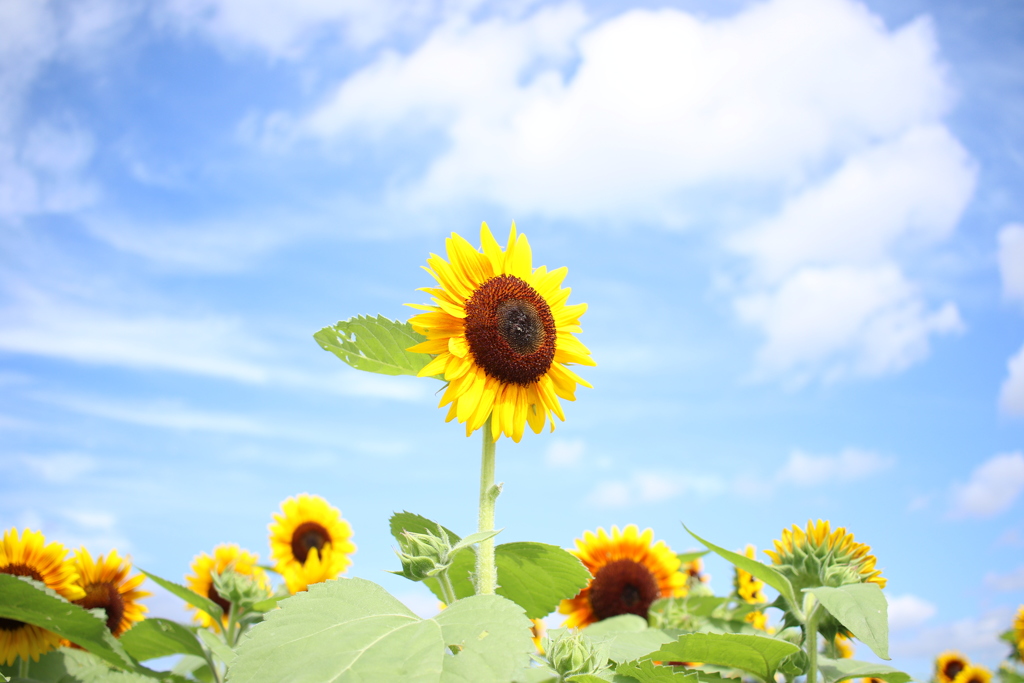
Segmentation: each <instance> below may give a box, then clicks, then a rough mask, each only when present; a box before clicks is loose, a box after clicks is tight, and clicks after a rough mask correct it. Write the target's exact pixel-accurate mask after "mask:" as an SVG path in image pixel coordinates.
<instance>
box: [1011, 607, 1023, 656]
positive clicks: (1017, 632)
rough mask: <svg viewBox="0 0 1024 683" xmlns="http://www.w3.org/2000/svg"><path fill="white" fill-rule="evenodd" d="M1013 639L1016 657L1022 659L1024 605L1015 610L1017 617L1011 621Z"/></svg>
mask: <svg viewBox="0 0 1024 683" xmlns="http://www.w3.org/2000/svg"><path fill="white" fill-rule="evenodd" d="M1013 638H1014V640H1015V641H1016V642H1017V656H1018V657H1024V605H1021V606H1020V607H1018V608H1017V616H1016V618H1015V619H1014V620H1013Z"/></svg>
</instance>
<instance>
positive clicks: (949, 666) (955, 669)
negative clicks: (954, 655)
mask: <svg viewBox="0 0 1024 683" xmlns="http://www.w3.org/2000/svg"><path fill="white" fill-rule="evenodd" d="M963 670H964V662H963V661H961V660H959V659H951V660H950V661H948V662H946V666H945V668H944V669H943V670H942V673H943V674H944V675H945V676H946V678H948V679H949V680H953V679H954V678H956V677H957V675H958V674H959V673H960V672H961V671H963Z"/></svg>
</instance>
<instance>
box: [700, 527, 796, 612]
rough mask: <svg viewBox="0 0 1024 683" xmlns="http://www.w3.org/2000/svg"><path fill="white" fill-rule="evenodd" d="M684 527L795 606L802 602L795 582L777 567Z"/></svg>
mask: <svg viewBox="0 0 1024 683" xmlns="http://www.w3.org/2000/svg"><path fill="white" fill-rule="evenodd" d="M683 528H684V529H686V531H687V532H689V534H690V535H691V536H693V537H694V538H696V539H697V540H698V541H700V542H701V543H703V544H704V545H706V546H707V547H708V548H710V549H711V550H713V551H714V552H715V554H716V555H718V556H720V557H722V558H723V559H725V560H728V561H729V562H731V563H732V564H734V565H736V566H737V567H739V568H740V569H742V570H743V571H745V572H748V573H749V574H751V575H752V576H754V577H755V578H758V579H761V580H762V581H764V582H765V583H766V584H768V585H769V586H771V587H772V588H774V589H775V590H777V591H779V594H780V595H782V597H784V598H785V599H786V600H787V601H789V604H790V605H793V606H794V607H799V606H800V603H798V602H797V599H796V593H795V592H794V591H793V584H791V583H790V582H789V579H787V578H786V577H785V576H783V575H782V574H780V573H779V572H778V571H777V570H776V569H775V568H773V567H770V566H768V565H766V564H763V563H761V562H758V561H757V560H752V559H750V558H749V557H747V556H746V555H740V554H739V553H734V552H732V551H729V550H726V549H725V548H720V547H719V546H717V545H715V544H714V543H708V542H707V541H705V540H704V539H703V538H701V537H700V536H698V535H697V534H695V533H693V532H692V531H690V529H689V528H688V527H687V526H686V525H685V524H684V525H683Z"/></svg>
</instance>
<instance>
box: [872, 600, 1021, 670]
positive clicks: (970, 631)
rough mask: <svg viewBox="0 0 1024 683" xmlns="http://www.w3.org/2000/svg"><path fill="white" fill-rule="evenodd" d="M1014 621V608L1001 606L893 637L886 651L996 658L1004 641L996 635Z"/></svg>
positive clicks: (907, 654)
mask: <svg viewBox="0 0 1024 683" xmlns="http://www.w3.org/2000/svg"><path fill="white" fill-rule="evenodd" d="M1012 620H1013V610H1012V609H1011V608H1009V607H1001V608H999V609H995V610H992V611H990V612H987V613H985V614H983V615H982V616H980V617H970V618H967V619H960V620H958V621H954V622H950V623H947V624H942V625H938V626H932V627H927V628H923V629H920V630H919V631H917V632H916V633H914V634H913V635H912V636H910V637H907V638H893V640H892V641H891V642H890V645H889V653H890V654H891V655H892V656H893V657H894V658H895V657H927V658H934V657H935V653H936V652H942V651H943V650H959V651H961V652H964V651H966V652H970V653H971V657H972V659H980V660H983V661H984V660H985V659H991V660H992V661H995V660H998V659H1000V658H1002V657H1003V656H1005V655H1006V643H1005V642H1004V641H1002V640H1000V638H999V634H1000V633H1002V632H1003V631H1005V630H1006V628H1007V625H1008V624H1010V623H1011V622H1012Z"/></svg>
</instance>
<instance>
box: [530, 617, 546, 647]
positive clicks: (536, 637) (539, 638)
mask: <svg viewBox="0 0 1024 683" xmlns="http://www.w3.org/2000/svg"><path fill="white" fill-rule="evenodd" d="M530 621H532V622H533V626H531V627H530V640H532V641H533V646H534V647H535V648H537V654H539V655H543V654H544V636H546V635H547V633H548V627H547V626H546V625H545V624H544V620H543V619H531V620H530Z"/></svg>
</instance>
